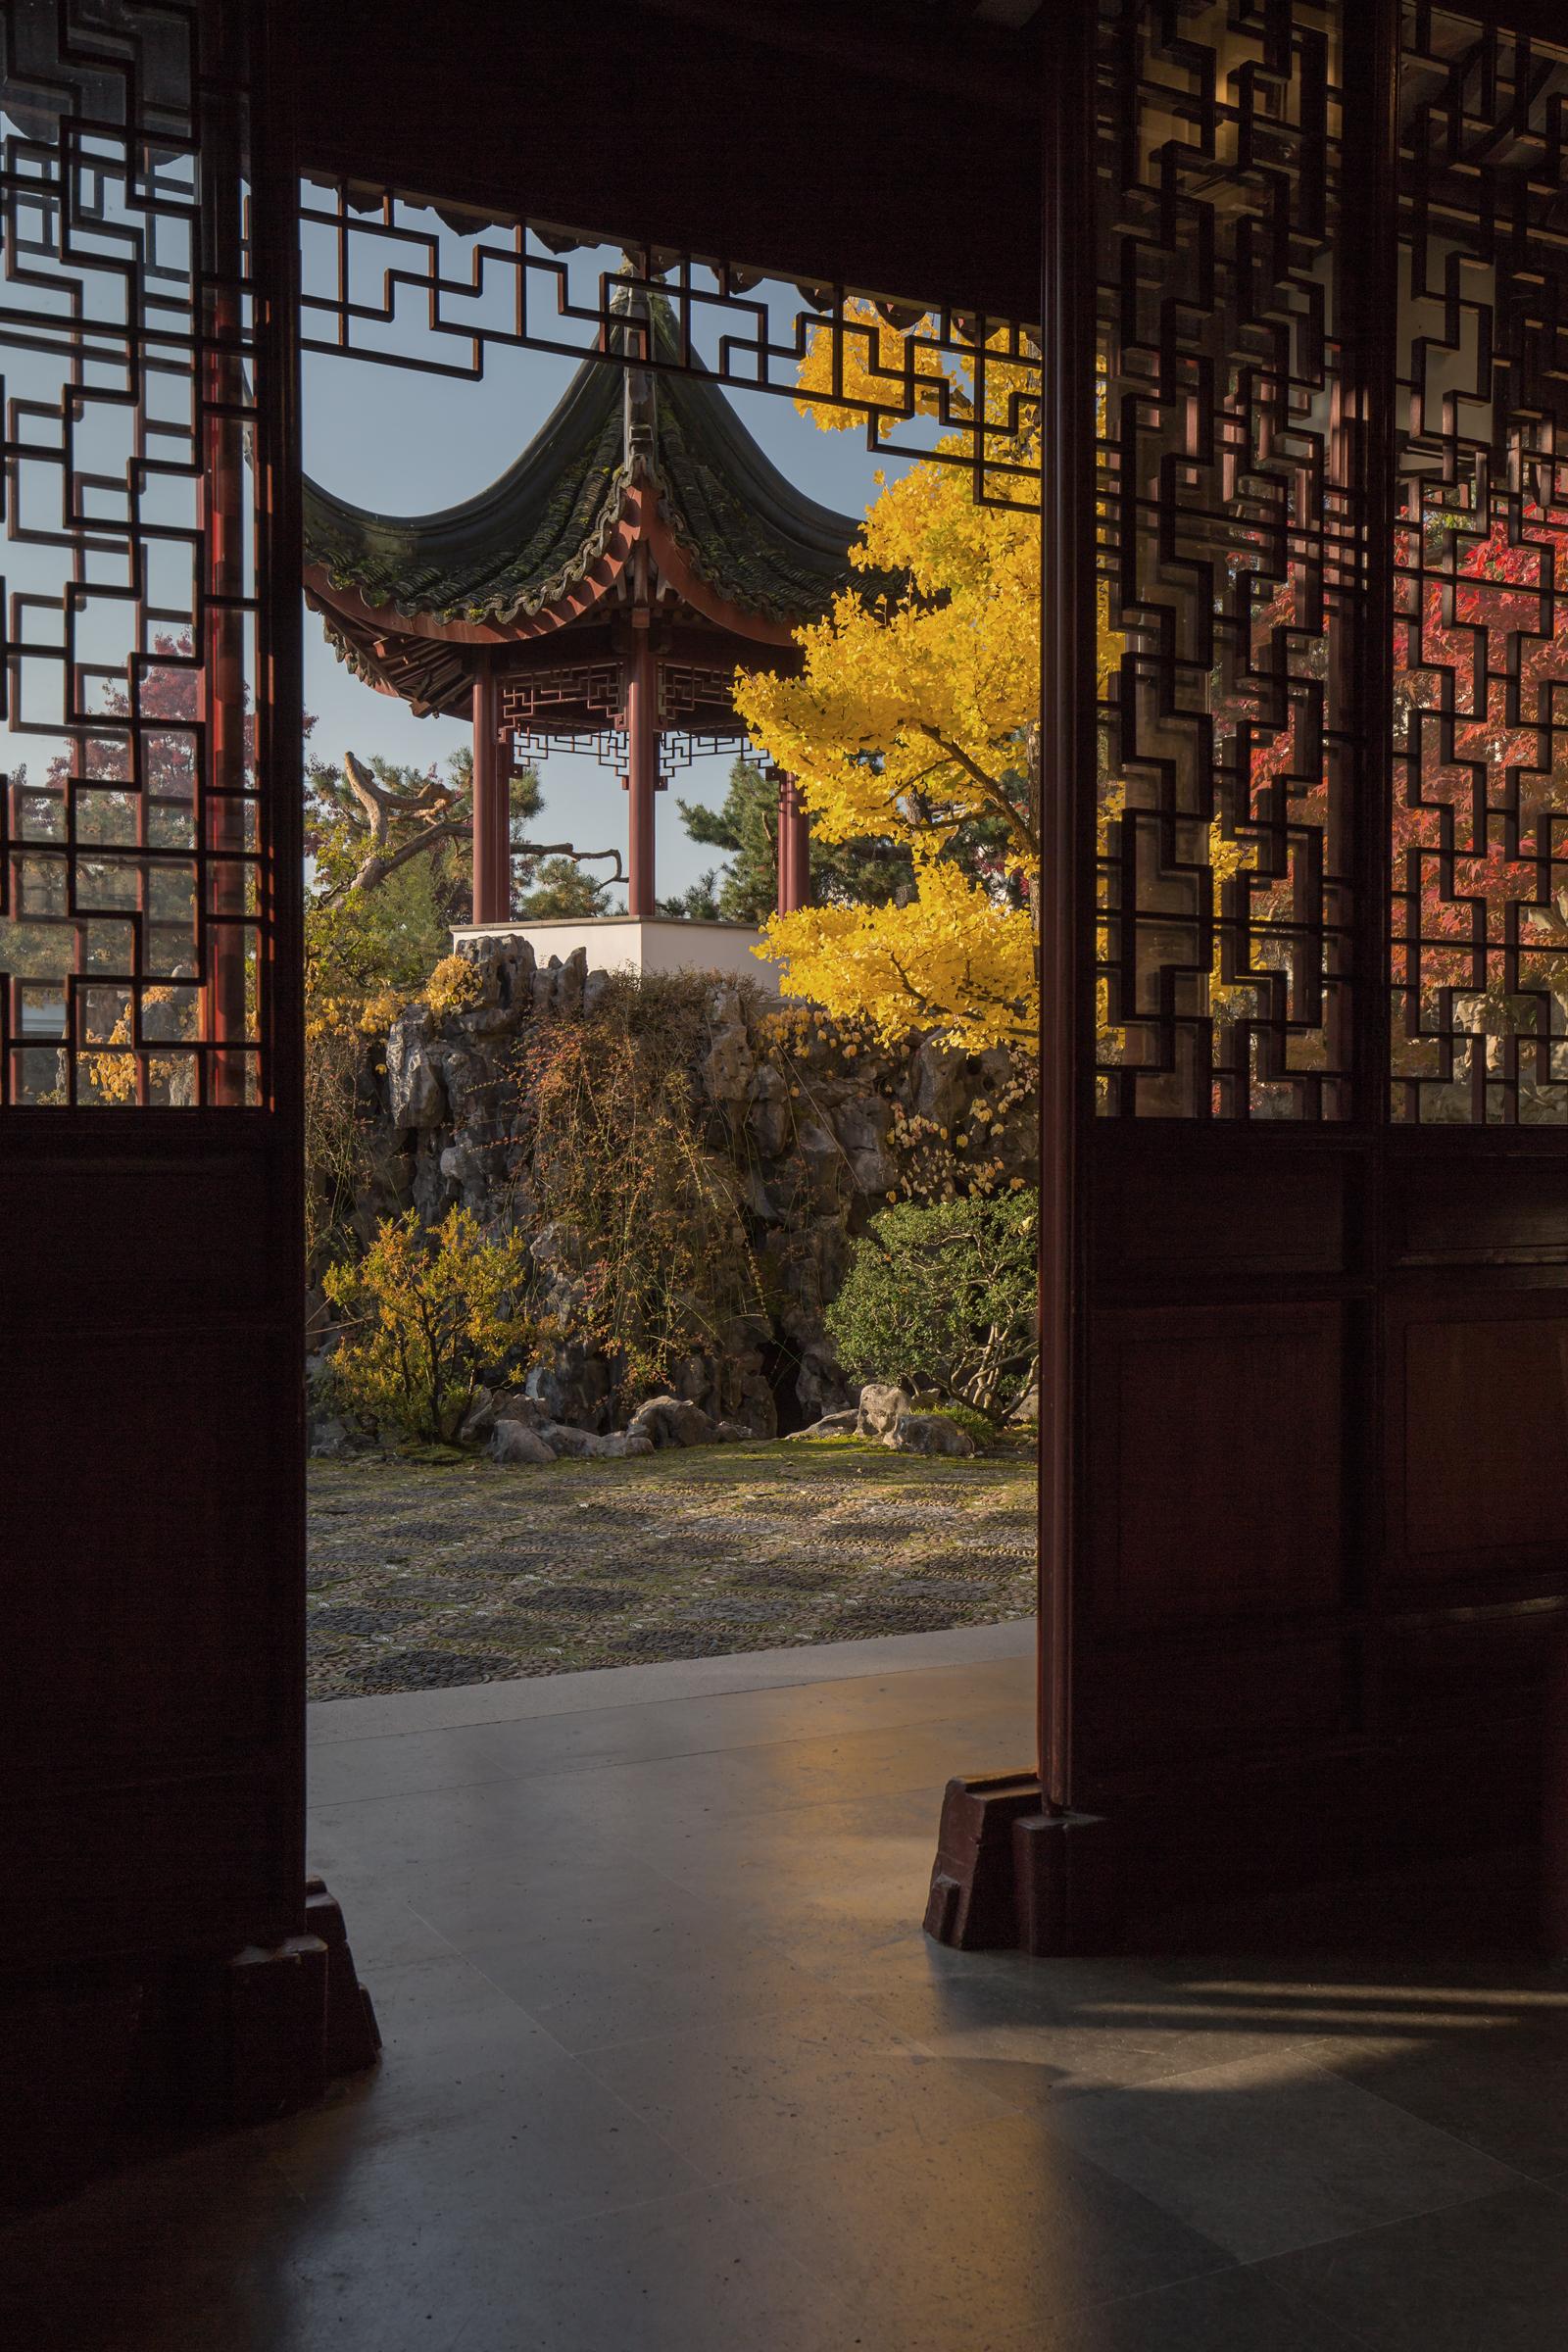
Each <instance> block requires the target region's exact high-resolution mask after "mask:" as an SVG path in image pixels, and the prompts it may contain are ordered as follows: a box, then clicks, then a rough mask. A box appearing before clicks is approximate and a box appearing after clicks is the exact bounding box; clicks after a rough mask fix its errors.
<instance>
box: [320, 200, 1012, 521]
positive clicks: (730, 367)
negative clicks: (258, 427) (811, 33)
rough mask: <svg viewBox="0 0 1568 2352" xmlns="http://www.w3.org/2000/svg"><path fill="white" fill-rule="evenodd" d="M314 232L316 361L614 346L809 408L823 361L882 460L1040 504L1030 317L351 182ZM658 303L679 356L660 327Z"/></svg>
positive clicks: (827, 386)
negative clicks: (892, 294)
mask: <svg viewBox="0 0 1568 2352" xmlns="http://www.w3.org/2000/svg"><path fill="white" fill-rule="evenodd" d="M301 229H302V247H301V258H302V269H303V281H302V303H301V348H302V349H303V350H304V351H307V352H319V353H322V354H325V355H328V356H331V357H337V358H356V359H366V360H377V361H380V362H382V363H383V364H384V365H386V366H390V367H399V368H417V369H418V370H419V371H420V372H421V373H429V374H436V375H452V376H462V377H468V378H473V377H477V376H480V375H482V374H483V372H484V368H485V363H486V360H487V358H488V357H489V356H490V355H492V354H494V353H496V352H500V351H505V350H509V349H515V350H528V351H535V352H550V353H554V354H556V355H557V356H559V357H561V358H565V359H571V360H581V359H583V358H584V357H585V356H586V355H587V353H588V351H589V350H591V349H595V348H597V349H599V350H601V351H603V352H604V353H605V355H606V357H607V358H608V359H611V360H613V361H614V362H616V363H618V364H619V365H622V366H635V367H637V368H653V369H657V370H659V371H661V372H663V373H666V374H675V375H700V376H704V377H706V378H707V379H708V380H709V381H711V382H712V383H719V384H726V385H730V386H732V387H733V388H734V389H736V390H738V391H748V392H772V393H776V394H778V395H779V396H781V397H782V398H785V399H788V400H794V399H796V398H797V397H798V396H799V393H800V371H801V366H802V363H803V361H804V360H805V358H806V356H807V353H808V351H809V350H815V351H816V352H817V353H818V354H819V355H821V354H825V355H826V373H825V375H824V376H823V377H822V378H821V379H819V380H818V381H816V382H814V383H813V387H812V395H811V396H812V399H813V401H815V402H816V404H817V405H818V406H820V407H823V408H838V409H842V410H844V411H846V412H847V413H848V414H850V415H853V416H855V417H859V418H863V420H864V425H865V434H866V445H867V447H868V448H870V449H873V450H876V451H878V452H879V453H881V454H883V455H900V454H907V455H909V456H913V457H923V458H930V459H935V460H937V461H938V462H940V463H942V464H944V465H954V466H962V467H964V468H965V469H966V470H967V471H968V472H969V473H970V475H971V477H972V480H973V484H974V493H975V496H976V498H977V499H978V500H980V501H981V503H982V504H985V505H988V506H1002V507H1021V508H1026V509H1035V508H1038V507H1039V505H1040V465H1039V460H1038V457H1037V456H1036V455H1034V454H1032V450H1031V449H1029V448H1025V449H1024V450H1023V451H1022V452H1021V451H1020V442H1023V441H1026V438H1027V436H1028V434H1029V433H1030V430H1031V428H1032V427H1033V425H1034V424H1035V421H1036V418H1037V417H1038V413H1039V405H1040V404H1039V373H1038V349H1037V345H1036V343H1035V340H1034V337H1033V335H1032V333H1031V332H1030V330H1029V329H1028V328H1027V327H1025V326H1022V325H1020V324H1019V323H1017V322H1016V321H1014V320H1008V319H996V318H991V317H983V316H978V315H976V314H974V313H971V312H965V311H961V310H958V309H956V308H955V307H953V305H952V304H942V303H936V304H932V305H925V304H921V303H919V302H890V301H886V300H882V299H873V298H872V297H870V296H861V295H858V294H857V293H856V292H854V290H853V289H850V288H847V287H844V286H841V285H818V284H815V283H811V282H809V281H807V280H805V279H801V278H795V277H792V276H790V275H789V274H788V273H787V272H785V271H774V270H767V271H764V270H760V269H753V268H742V267H741V266H740V265H739V264H738V263H736V262H733V261H727V260H716V259H711V258H710V257H707V256H704V255H699V254H692V253H685V252H678V251H675V250H673V249H670V248H663V247H657V246H648V245H633V244H630V243H627V242H623V241H621V240H613V239H611V238H609V237H607V236H603V235H601V234H600V233H599V232H597V231H593V230H588V229H577V228H558V227H553V226H550V225H541V224H539V223H536V222H526V221H520V220H499V219H493V218H491V217H489V216H486V215H482V214H478V213H472V212H465V211H463V210H462V209H461V208H454V207H451V206H439V205H438V206H434V207H430V206H425V205H421V204H418V203H417V202H415V201H413V200H412V199H407V198H404V197H401V196H398V195H395V194H391V193H384V192H382V191H380V190H375V189H366V188H360V187H355V186H349V185H346V184H343V183H334V182H327V181H319V180H313V181H310V182H307V184H306V185H305V187H304V188H303V189H302V192H301ZM612 255H613V259H611V258H609V257H610V256H612ZM655 293H657V294H658V295H659V296H660V297H661V298H662V302H663V303H664V304H665V305H667V315H668V317H669V319H670V320H671V322H672V329H673V332H672V339H671V341H670V343H669V344H668V346H667V347H666V346H663V345H662V344H659V343H657V342H656V341H655V339H654V337H653V335H652V333H651V331H650V329H649V326H648V324H647V300H648V297H649V296H650V295H651V294H655ZM628 306H629V307H628ZM888 328H893V329H896V330H897V331H896V332H893V333H889V332H887V331H885V330H886V329H888ZM960 378H961V380H962V385H963V389H962V391H961V392H960V391H958V390H957V389H956V385H957V382H958V380H959V379H960ZM915 420H920V421H921V422H923V423H924V424H926V425H927V426H935V427H939V428H940V432H941V446H940V448H938V447H934V446H933V445H932V433H931V431H930V430H926V431H924V432H921V433H919V434H917V435H916V436H915V437H914V438H912V439H907V438H901V430H902V428H907V426H909V425H910V424H911V422H913V421H915Z"/></svg>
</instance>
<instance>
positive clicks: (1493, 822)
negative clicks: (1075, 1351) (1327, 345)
mask: <svg viewBox="0 0 1568 2352" xmlns="http://www.w3.org/2000/svg"><path fill="white" fill-rule="evenodd" d="M1401 33H1402V38H1401V57H1400V93H1399V159H1398V161H1399V206H1400V231H1401V235H1400V251H1399V279H1400V284H1399V310H1398V360H1397V367H1398V385H1397V407H1396V417H1397V432H1398V468H1397V471H1398V482H1397V529H1396V539H1395V556H1394V562H1395V680H1394V685H1395V692H1394V705H1395V708H1394V793H1393V800H1394V807H1393V831H1392V879H1393V975H1392V982H1393V1012H1392V1020H1391V1029H1392V1059H1393V1097H1392V1108H1393V1114H1394V1116H1395V1117H1396V1118H1397V1119H1400V1120H1411V1121H1415V1120H1420V1121H1436V1122H1463V1123H1482V1122H1504V1123H1513V1122H1518V1123H1522V1124H1544V1123H1553V1122H1561V1121H1562V1120H1563V1119H1564V1118H1568V255H1565V249H1564V241H1563V237H1564V211H1563V187H1564V180H1565V172H1568V155H1565V148H1564V131H1565V124H1568V48H1564V49H1560V50H1551V49H1548V48H1547V47H1546V46H1545V45H1544V44H1543V43H1541V42H1539V41H1537V42H1527V41H1524V40H1520V39H1515V38H1513V37H1512V36H1510V35H1507V34H1502V33H1498V32H1495V31H1486V30H1483V29H1482V27H1481V26H1480V25H1476V24H1475V23H1473V22H1471V21H1469V20H1467V19H1465V18H1464V17H1462V16H1457V15H1453V14H1450V13H1447V12H1445V11H1440V10H1434V9H1428V8H1413V7H1412V8H1406V9H1405V10H1404V11H1403V15H1402V20H1401Z"/></svg>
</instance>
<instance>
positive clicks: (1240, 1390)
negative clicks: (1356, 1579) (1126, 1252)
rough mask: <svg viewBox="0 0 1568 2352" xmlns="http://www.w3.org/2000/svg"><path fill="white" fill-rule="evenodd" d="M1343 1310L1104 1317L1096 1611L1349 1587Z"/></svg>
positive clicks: (1096, 1476)
mask: <svg viewBox="0 0 1568 2352" xmlns="http://www.w3.org/2000/svg"><path fill="white" fill-rule="evenodd" d="M1343 1324H1344V1310H1343V1309H1342V1308H1341V1307H1339V1306H1338V1305H1336V1304H1333V1303H1330V1302H1316V1303H1308V1304H1291V1305H1282V1306H1246V1307H1241V1306H1238V1307H1210V1308H1205V1309H1203V1310H1201V1311H1196V1310H1194V1311H1189V1310H1185V1309H1179V1308H1164V1309H1152V1310H1150V1311H1147V1312H1144V1311H1140V1310H1137V1309H1132V1308H1128V1309H1118V1310H1113V1311H1110V1312H1104V1313H1102V1314H1100V1315H1098V1316H1096V1317H1095V1319H1094V1324H1093V1341H1092V1345H1093V1348H1094V1362H1095V1370H1094V1433H1095V1435H1094V1462H1093V1471H1092V1478H1093V1495H1094V1509H1093V1525H1092V1530H1091V1553H1092V1561H1093V1568H1092V1579H1091V1593H1090V1596H1089V1608H1088V1616H1089V1618H1090V1620H1091V1621H1092V1622H1096V1623H1098V1622H1105V1623H1109V1624H1123V1625H1138V1624H1148V1623H1151V1622H1153V1621H1158V1620H1160V1619H1165V1618H1176V1617H1194V1616H1199V1617H1202V1616H1222V1615H1225V1614H1228V1613H1230V1612H1232V1611H1237V1610H1243V1611H1247V1610H1260V1611H1261V1610H1294V1609H1302V1608H1310V1607H1314V1606H1322V1605H1326V1604H1329V1603H1332V1602H1333V1601H1335V1600H1336V1599H1337V1598H1338V1597H1339V1596H1340V1592H1341V1558H1340V1553H1341V1522H1342V1493H1343V1483H1344V1463H1343V1458H1342V1456H1343V1429H1342V1420H1343V1416H1342V1410H1341V1395H1342V1363H1341V1358H1342V1351H1343V1344H1344V1343H1343Z"/></svg>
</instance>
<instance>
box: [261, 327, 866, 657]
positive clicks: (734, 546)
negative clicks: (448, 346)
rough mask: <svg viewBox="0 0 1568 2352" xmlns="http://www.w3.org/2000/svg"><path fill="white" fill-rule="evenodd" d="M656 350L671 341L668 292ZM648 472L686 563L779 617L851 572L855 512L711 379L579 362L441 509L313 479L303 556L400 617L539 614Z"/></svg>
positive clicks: (804, 613)
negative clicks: (810, 480)
mask: <svg viewBox="0 0 1568 2352" xmlns="http://www.w3.org/2000/svg"><path fill="white" fill-rule="evenodd" d="M651 307H652V318H653V326H654V341H655V349H656V351H658V350H659V349H660V348H661V347H663V348H664V349H666V350H667V351H669V352H670V353H671V354H673V351H674V349H675V327H674V320H673V318H672V315H671V313H670V310H669V306H668V304H667V302H666V301H665V300H664V299H663V298H662V297H661V296H655V297H653V300H652V306H651ZM639 471H641V472H642V474H643V476H644V478H646V477H647V476H651V477H652V481H653V484H654V486H655V487H656V488H657V490H658V493H659V503H660V514H661V517H662V520H663V522H664V524H665V526H666V527H667V528H668V530H669V531H670V533H671V535H672V537H673V538H674V539H675V541H676V543H677V544H678V546H679V547H680V550H681V553H682V554H683V556H684V557H685V559H686V560H687V562H688V563H689V564H691V565H692V566H693V568H694V569H695V570H696V571H698V572H699V573H700V574H701V576H702V577H703V579H704V580H706V581H707V582H708V584H709V585H710V586H711V588H712V589H713V590H715V591H716V593H717V594H718V595H720V596H722V597H723V598H725V599H726V600H728V601H729V602H730V603H731V604H733V605H736V606H739V607H741V608H742V609H743V610H745V611H747V612H750V613H756V614H758V615H760V617H762V618H765V619H767V620H769V621H774V622H785V623H790V624H796V623H799V622H801V621H805V620H812V619H816V618H818V617H819V616H820V615H821V614H822V613H825V612H826V611H827V609H828V607H829V605H830V604H831V601H832V599H833V597H834V595H835V594H836V593H837V592H838V591H840V590H841V589H843V588H846V587H848V586H849V585H851V583H852V582H856V583H858V584H859V585H860V586H861V587H862V588H865V589H868V590H869V591H870V592H871V593H872V594H875V593H877V592H878V591H879V589H883V588H885V587H886V586H888V585H889V583H886V582H883V581H881V580H880V579H879V578H875V577H871V576H868V575H867V574H865V573H863V572H858V571H857V570H856V569H855V567H854V566H853V565H852V564H851V563H850V560H849V551H850V546H851V543H852V542H853V540H854V539H855V537H856V535H857V533H858V529H859V527H860V526H859V523H858V521H857V520H855V519H853V518H852V517H851V516H849V515H836V514H834V513H832V512H831V510H830V509H828V508H826V507H822V506H818V505H817V503H816V501H815V500H814V499H810V498H808V497H807V496H806V495H805V494H804V493H803V492H802V491H800V490H798V489H797V488H796V487H795V485H794V484H793V483H791V482H789V481H787V480H786V479H785V477H784V475H783V474H781V473H780V472H779V470H778V468H777V467H776V466H774V465H772V464H771V462H770V461H769V460H768V459H767V458H766V457H765V456H764V455H763V453H762V451H761V450H760V448H759V446H758V444H757V443H756V441H755V440H754V439H753V438H752V436H751V434H750V433H749V432H748V431H747V429H746V427H745V425H744V424H743V423H742V422H741V420H740V418H739V417H737V416H736V414H735V412H734V410H733V408H732V407H731V406H730V403H729V401H728V400H727V399H726V397H725V395H724V394H723V392H722V391H721V390H720V389H719V388H718V386H717V385H716V384H714V383H711V381H709V380H708V379H707V378H705V377H702V376H691V375H680V374H674V373H665V372H664V371H662V370H661V369H659V368H651V369H641V370H639V369H633V370H631V371H630V374H629V376H628V374H627V372H626V371H625V370H623V369H622V368H619V367H616V366H613V365H609V364H607V363H606V362H605V361H604V360H603V359H601V358H599V357H590V358H587V359H585V360H584V361H583V363H582V365H581V367H580V368H578V370H577V372H576V374H575V375H574V376H573V378H572V380H571V383H570V384H569V386H568V387H567V389H566V392H565V394H564V397H563V399H562V400H561V402H560V404H559V406H558V407H557V408H556V410H555V411H554V413H553V414H552V415H551V416H550V417H548V418H547V419H546V421H545V423H544V424H543V425H542V426H541V427H540V429H539V431H538V432H537V433H536V434H535V435H534V437H533V439H532V440H531V441H530V442H529V444H528V446H527V447H526V449H524V450H523V452H522V454H521V456H520V457H518V458H517V459H516V460H515V463H514V464H513V465H511V466H509V467H508V468H507V470H506V472H505V473H503V474H502V475H501V476H500V477H499V479H498V480H496V481H494V482H492V483H491V484H490V486H489V487H488V489H485V490H481V491H480V492H479V494H478V495H477V497H474V498H470V499H466V500H465V501H464V502H463V503H462V504H461V505H460V506H455V507H449V508H447V509H445V510H444V511H443V512H441V513H438V514H433V515H376V514H371V513H368V511H367V510H366V509H364V508H362V507H355V506H350V505H349V504H348V503H347V501H345V500H343V499H339V498H334V497H333V496H332V494H331V493H330V492H329V491H326V490H324V489H322V488H321V487H320V485H319V484H318V483H316V482H312V481H307V482H306V484H305V554H306V561H307V563H308V564H312V565H314V566H316V567H317V569H318V571H319V573H321V574H324V576H325V578H326V580H327V581H328V582H329V583H330V585H331V586H332V587H334V588H338V589H349V590H354V591H356V592H357V593H358V595H359V596H360V597H361V598H362V599H363V600H364V601H365V603H367V604H368V605H372V606H375V607H379V608H381V609H383V610H385V609H390V610H391V611H393V612H395V613H399V614H400V615H402V616H403V617H404V618H406V619H413V618H415V617H416V616H417V615H426V616H428V618H429V619H431V620H434V621H437V622H441V621H447V622H465V621H466V622H493V623H499V624H500V625H502V626H504V627H506V626H511V625H514V624H515V623H517V622H519V621H522V620H525V619H526V618H528V617H531V616H532V615H533V614H535V613H539V612H541V611H543V610H544V609H545V608H546V607H547V606H549V605H552V604H554V603H555V602H556V601H557V600H558V599H559V598H561V597H562V596H564V594H566V593H567V592H568V591H569V590H570V589H571V587H572V586H573V585H574V583H575V582H577V581H579V580H581V579H582V578H583V577H584V575H585V574H586V573H587V572H588V571H589V570H590V569H591V568H592V566H593V565H594V564H596V563H597V562H598V560H599V559H600V558H601V557H602V556H603V554H604V553H605V550H606V548H607V546H608V545H609V544H610V541H611V539H612V537H613V534H614V531H615V529H616V525H617V523H618V521H619V519H620V515H621V512H622V508H623V504H624V501H625V498H626V493H627V491H628V489H629V487H630V486H631V483H632V481H633V479H634V476H635V475H637V474H638V473H639Z"/></svg>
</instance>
